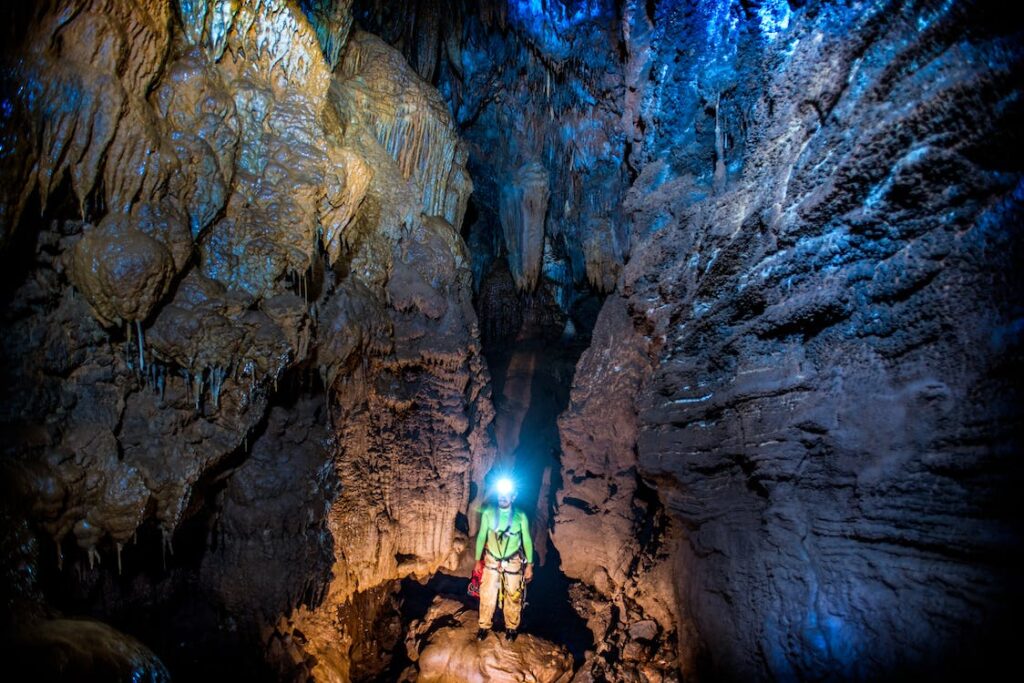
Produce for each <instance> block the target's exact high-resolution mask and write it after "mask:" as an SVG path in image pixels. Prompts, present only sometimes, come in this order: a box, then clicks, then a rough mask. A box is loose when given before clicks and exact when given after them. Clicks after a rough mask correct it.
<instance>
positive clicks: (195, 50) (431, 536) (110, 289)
mask: <svg viewBox="0 0 1024 683" xmlns="http://www.w3.org/2000/svg"><path fill="white" fill-rule="evenodd" d="M4 18H5V19H10V22H12V23H13V24H15V25H16V26H18V30H17V31H11V33H12V34H13V35H12V41H11V42H10V43H9V45H8V47H7V48H6V49H5V54H4V62H3V81H2V92H3V103H4V106H3V109H2V116H3V117H4V128H3V133H2V135H3V139H2V146H0V153H2V164H0V167H2V172H0V173H2V180H3V182H2V192H3V194H2V196H0V219H2V222H0V244H2V249H3V257H4V263H5V267H6V266H7V264H12V268H11V271H10V274H9V275H8V277H6V278H5V291H4V313H3V315H4V325H3V329H4V334H3V335H2V337H3V342H2V343H3V350H4V352H5V354H6V358H7V359H8V362H7V363H6V364H5V365H4V371H3V372H4V382H3V389H2V391H3V401H2V405H3V420H2V421H3V427H4V433H5V434H9V435H10V436H11V438H9V439H5V444H4V471H5V480H6V481H7V482H8V484H9V486H10V488H11V489H12V492H13V493H12V496H11V505H12V506H14V509H13V510H12V512H11V514H12V515H13V518H16V519H23V520H25V521H26V522H27V523H28V524H29V526H30V528H31V529H32V530H33V531H34V532H35V534H37V537H38V538H39V539H40V541H39V544H38V545H39V552H38V553H37V556H36V558H35V562H36V563H37V564H38V565H39V566H42V567H44V568H52V570H53V571H54V572H55V574H56V576H59V577H62V578H59V579H56V580H55V581H54V582H52V583H51V585H54V584H61V585H71V586H72V587H73V589H72V590H70V591H68V592H67V593H62V594H61V595H55V594H54V593H52V592H51V593H50V594H49V595H47V594H46V590H47V586H45V585H44V586H37V588H38V589H39V590H40V591H41V592H42V594H41V595H36V598H37V602H36V603H33V604H39V605H43V606H44V607H45V609H43V611H42V612H41V613H34V614H35V615H36V616H40V617H45V616H47V615H48V614H53V613H54V611H53V610H54V609H57V610H58V611H59V610H61V609H64V610H69V611H82V612H88V613H92V614H94V615H96V616H99V617H102V618H108V619H113V620H115V621H119V623H128V620H127V618H124V619H121V618H120V617H124V616H125V614H124V613H120V614H119V613H118V612H117V610H118V609H119V607H118V606H124V605H125V603H126V601H128V598H130V597H131V596H132V595H133V594H136V595H137V594H138V591H139V589H138V586H137V585H136V586H134V587H133V586H132V582H131V581H127V580H118V579H115V578H112V577H117V576H118V575H119V573H121V572H123V573H125V574H126V575H128V576H129V577H130V576H134V575H135V574H136V573H138V572H142V569H141V568H140V567H138V566H136V567H134V568H133V567H131V566H124V563H123V562H122V555H123V556H124V557H123V559H124V560H129V559H130V553H125V552H123V551H124V549H125V548H126V547H127V546H130V545H131V544H132V543H133V542H135V540H136V539H137V538H140V537H141V538H142V539H143V541H141V542H142V543H145V539H146V538H148V537H149V533H148V532H149V530H158V533H159V534H161V535H162V537H163V540H162V541H161V542H160V543H159V544H157V545H156V546H155V547H149V546H147V549H146V552H148V553H153V552H156V553H158V554H159V553H161V552H164V553H166V554H167V555H168V556H170V557H171V558H172V560H171V566H170V568H169V569H168V570H167V572H168V576H166V577H165V578H164V579H159V580H156V583H157V584H159V586H163V588H159V587H158V588H157V589H154V590H152V591H150V590H149V589H146V590H145V591H143V593H145V594H146V595H147V596H149V598H151V599H152V600H153V601H154V602H160V601H161V600H167V599H168V596H170V595H176V596H177V597H178V598H181V597H182V596H183V595H185V596H187V595H189V593H180V592H179V593H175V592H174V591H173V590H171V589H170V588H169V587H170V586H179V585H187V586H189V587H190V590H191V591H192V593H191V595H192V596H193V597H194V596H197V595H199V596H202V597H201V599H202V600H205V601H209V602H210V603H211V604H213V605H214V606H215V610H214V611H215V612H217V613H218V614H219V615H220V616H219V617H217V618H218V619H220V622H219V623H217V624H216V626H217V628H220V629H222V630H224V631H225V632H228V631H230V632H232V633H236V634H237V633H244V634H246V635H245V636H244V637H245V638H249V639H250V644H255V645H254V647H255V648H256V651H257V652H258V651H259V650H260V649H263V650H265V651H266V652H267V653H269V654H268V656H269V657H270V658H271V659H273V660H274V661H273V662H272V665H273V666H274V667H276V668H277V670H279V671H282V672H283V671H294V670H297V671H307V672H308V671H315V672H316V675H317V676H319V677H321V678H323V679H325V680H327V679H338V680H344V679H345V678H347V676H348V675H349V673H350V672H349V667H350V661H349V655H350V653H351V651H352V648H353V647H355V648H359V647H363V646H365V643H363V644H362V645H360V644H359V641H361V640H365V639H366V638H368V637H369V636H368V635H367V633H366V632H364V631H363V630H362V629H361V627H358V623H359V619H358V618H354V617H352V616H351V614H349V612H352V611H353V610H355V612H354V613H355V614H362V612H360V611H359V610H360V609H362V608H360V607H358V605H357V603H360V600H361V601H362V602H363V603H366V605H365V608H366V609H364V610H363V612H367V613H370V612H373V611H374V610H375V609H377V606H379V605H380V604H382V603H381V600H384V598H380V599H377V598H374V599H370V600H367V599H364V598H360V597H359V596H361V595H364V594H367V592H369V591H380V590H384V591H385V593H386V592H387V590H389V589H390V586H391V583H392V582H393V581H395V580H396V579H399V578H401V577H404V576H409V575H416V576H426V575H429V574H431V573H433V572H434V571H436V570H437V569H438V568H439V567H441V566H450V567H451V566H454V564H455V562H456V561H457V558H458V555H459V553H460V551H461V549H462V548H463V547H464V545H465V537H464V535H462V532H459V531H458V530H457V529H456V517H457V516H459V515H462V514H465V513H466V512H467V510H468V505H469V502H470V501H469V498H470V493H471V485H472V483H473V482H474V481H477V482H480V481H482V474H483V472H484V471H485V470H486V468H487V467H488V466H489V463H490V461H491V459H492V458H493V448H492V446H491V437H490V435H489V431H488V426H489V423H490V421H491V419H492V416H493V410H492V408H491V405H490V398H489V389H488V376H487V370H486V367H485V365H484V362H483V360H482V358H481V355H480V349H479V341H478V337H479V332H478V329H477V321H476V315H475V312H474V311H473V308H472V305H471V303H470V296H471V286H472V282H471V281H472V273H471V270H470V268H469V260H468V256H467V252H466V247H465V245H464V243H463V241H462V239H461V237H460V236H459V234H458V232H457V230H456V228H454V227H453V226H459V225H461V223H462V220H463V214H464V212H465V211H466V204H467V200H468V197H469V194H470V192H471V191H472V183H471V182H470V180H469V176H468V174H467V172H466V170H465V165H466V149H465V147H464V146H463V145H462V144H461V143H460V142H459V140H458V138H457V136H456V132H455V128H454V125H453V123H452V119H451V116H450V115H449V113H448V110H447V107H446V106H445V104H444V102H443V100H442V99H441V98H440V96H439V95H438V93H437V91H436V90H435V89H433V88H432V87H431V86H430V85H429V84H427V83H425V82H424V81H422V80H421V79H420V78H419V77H418V76H417V75H416V74H415V72H414V71H413V70H412V69H411V68H410V67H409V66H408V64H407V63H406V61H405V60H404V58H403V57H402V55H401V54H400V53H398V52H396V51H395V50H393V49H392V48H390V47H389V46H387V45H386V44H384V43H383V42H381V41H380V40H379V39H377V38H374V37H373V36H370V35H368V34H365V33H362V32H359V31H357V30H355V29H353V28H352V16H351V12H350V3H347V2H340V3H323V2H303V3H293V2H287V1H285V0H252V1H251V2H249V1H246V2H241V3H238V2H231V3H226V2H219V1H210V2H185V1H184V0H183V1H182V2H176V3H167V2H144V3H137V2H121V1H119V0H107V1H102V0H97V1H91V0H89V1H81V2H78V1H76V2H71V1H56V2H46V3H39V4H38V5H37V6H36V7H34V8H32V9H30V10H26V9H24V8H20V7H19V8H12V9H10V10H9V11H7V12H6V14H5V15H4ZM20 502H23V503H24V505H23V506H21V507H18V504H19V503H20ZM275 520H280V521H275ZM190 525H191V526H196V525H198V529H197V530H190V531H188V532H187V533H185V532H182V531H181V530H182V529H183V528H185V527H189V526H190ZM204 525H205V526H204ZM207 532H208V534H209V538H208V540H207V541H206V545H205V546H204V542H203V541H202V539H203V537H204V535H205V534H206V533H207ZM184 536H187V537H188V538H187V539H186V540H183V539H184ZM176 537H177V540H178V541H181V542H182V543H187V544H188V545H192V543H193V541H194V539H200V540H199V541H198V545H199V549H200V550H199V554H198V555H196V556H194V557H191V559H190V560H189V561H188V562H186V561H185V560H183V559H181V558H179V559H178V560H174V559H173V558H174V555H173V552H174V546H175V540H176ZM161 545H162V546H163V549H162V551H161ZM54 546H56V550H55V549H54ZM204 548H205V549H204ZM179 555H181V556H184V555H189V553H186V552H182V551H181V550H180V549H179ZM53 558H58V559H57V560H54V559H53ZM136 559H137V558H136ZM268 559H269V563H268ZM254 566H259V567H261V568H263V569H265V572H262V574H261V573H260V572H252V570H251V568H252V567H254ZM246 568H249V569H248V570H247V569H246ZM65 572H68V573H65ZM71 572H74V574H73V575H71V574H70V573H71ZM74 577H77V578H74ZM136 583H138V582H136ZM67 595H73V596H76V597H74V598H73V599H72V598H67ZM62 596H63V597H62ZM149 598H147V599H149ZM197 599H199V598H197ZM360 604H361V603H360ZM353 605H355V606H353ZM16 607H17V606H16ZM14 612H16V610H14V611H12V614H13V613H14ZM7 627H8V628H11V627H12V626H11V624H7ZM225 637H234V636H225ZM239 637H240V638H241V637H242V636H239ZM271 640H274V642H276V643H277V645H274V646H273V647H271V646H270V642H271ZM215 649H216V648H213V651H215ZM161 654H163V653H161ZM208 654H209V653H208ZM364 659H369V660H371V661H372V660H373V659H374V658H373V657H364ZM289 667H290V668H289ZM172 668H173V667H172ZM369 673H372V671H370V672H369ZM369 673H368V674H367V675H369ZM282 675H284V674H283V673H282Z"/></svg>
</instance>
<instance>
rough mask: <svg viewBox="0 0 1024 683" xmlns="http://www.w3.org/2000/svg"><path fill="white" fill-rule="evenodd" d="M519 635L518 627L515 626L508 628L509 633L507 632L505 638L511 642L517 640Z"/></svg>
mask: <svg viewBox="0 0 1024 683" xmlns="http://www.w3.org/2000/svg"><path fill="white" fill-rule="evenodd" d="M518 637H519V630H518V629H514V628H510V629H509V630H508V633H506V634H505V640H507V641H508V642H510V643H514V642H516V638H518Z"/></svg>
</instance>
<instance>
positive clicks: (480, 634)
mask: <svg viewBox="0 0 1024 683" xmlns="http://www.w3.org/2000/svg"><path fill="white" fill-rule="evenodd" d="M486 637H487V629H485V628H480V629H477V631H476V639H477V640H483V639H484V638H486Z"/></svg>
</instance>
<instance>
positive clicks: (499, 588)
mask: <svg viewBox="0 0 1024 683" xmlns="http://www.w3.org/2000/svg"><path fill="white" fill-rule="evenodd" d="M495 491H496V493H497V496H498V505H497V506H494V505H486V506H484V508H483V510H482V512H481V515H480V531H479V532H478V534H477V537H476V560H477V568H478V570H479V569H480V568H481V565H482V573H483V577H482V579H481V580H480V622H479V623H480V630H478V631H477V633H476V637H477V640H483V639H484V638H485V637H486V636H487V632H488V631H489V630H490V629H491V626H492V624H493V621H494V610H495V609H496V608H497V606H498V604H499V603H501V604H502V613H503V614H504V615H505V627H506V629H507V630H506V633H505V637H506V638H507V639H508V640H509V641H510V642H511V641H514V640H515V639H516V637H517V636H518V635H519V619H520V616H521V615H522V610H523V594H524V591H525V584H527V583H529V582H530V581H531V580H532V579H533V539H532V538H531V537H530V520H529V519H527V517H526V513H525V512H523V511H522V510H520V509H518V508H515V507H513V506H512V501H514V500H515V498H516V487H515V484H514V483H513V482H512V480H511V479H509V478H508V477H502V478H501V479H499V480H498V482H497V484H496V485H495Z"/></svg>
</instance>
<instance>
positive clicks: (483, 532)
mask: <svg viewBox="0 0 1024 683" xmlns="http://www.w3.org/2000/svg"><path fill="white" fill-rule="evenodd" d="M490 528H491V509H490V508H484V510H483V512H481V513H480V530H479V531H477V532H476V559H477V560H479V559H480V558H481V557H483V556H484V544H485V543H487V530H488V529H490Z"/></svg>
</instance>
